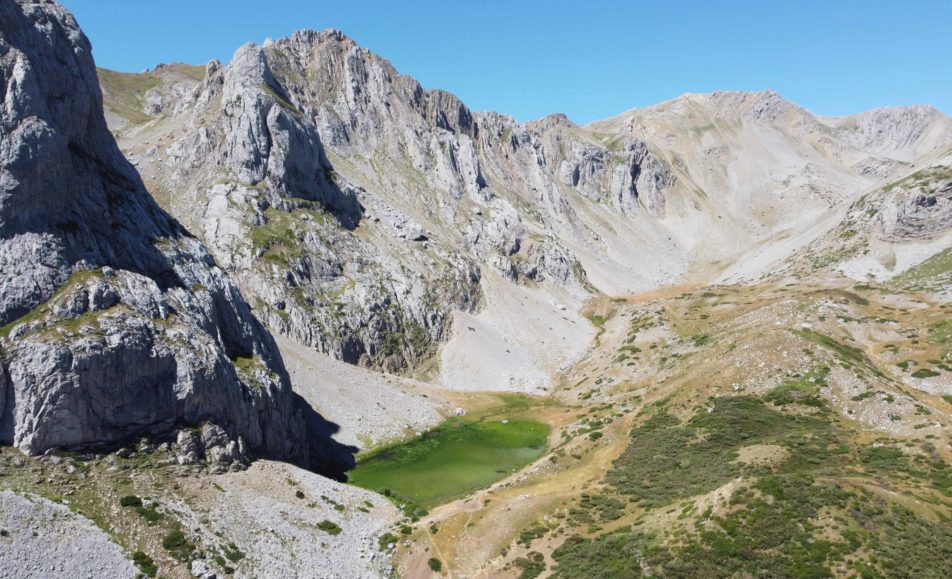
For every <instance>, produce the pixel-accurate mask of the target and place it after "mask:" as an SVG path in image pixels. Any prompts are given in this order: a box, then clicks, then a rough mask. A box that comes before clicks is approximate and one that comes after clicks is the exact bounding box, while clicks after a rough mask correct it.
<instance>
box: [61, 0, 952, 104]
mask: <svg viewBox="0 0 952 579" xmlns="http://www.w3.org/2000/svg"><path fill="white" fill-rule="evenodd" d="M62 3H63V4H64V5H65V6H66V7H68V8H69V9H71V10H72V11H73V12H74V13H75V14H76V16H77V18H78V20H79V22H80V25H81V26H82V27H83V29H84V30H85V32H86V34H87V36H89V38H90V40H91V41H92V43H93V53H94V55H95V57H96V61H97V63H98V64H99V65H100V66H105V67H107V68H113V69H117V70H125V71H138V70H142V69H144V68H147V67H151V66H154V65H155V64H157V63H160V62H173V61H177V62H190V63H204V62H207V61H208V60H210V59H212V58H218V59H220V60H223V61H227V60H228V59H229V58H230V57H231V55H232V53H234V51H235V49H236V48H237V47H238V46H240V45H241V44H243V43H245V42H247V41H255V42H261V41H263V40H264V39H266V38H269V37H270V38H279V37H281V36H286V35H287V34H289V33H290V32H292V31H294V30H297V29H300V28H315V29H323V28H339V29H341V30H343V31H344V32H345V33H346V34H347V35H349V36H350V37H352V38H354V39H355V40H356V41H357V42H359V43H360V44H361V45H362V46H364V47H366V48H369V49H371V50H373V51H375V52H377V53H378V54H381V55H382V56H384V57H386V58H387V59H389V60H390V61H391V62H393V64H394V65H395V66H396V67H397V69H398V70H400V71H401V72H403V73H405V74H409V75H411V76H413V77H415V78H417V79H418V80H419V81H420V82H421V83H422V84H423V85H424V86H425V87H427V88H441V89H444V90H448V91H450V92H453V93H455V94H457V95H459V96H460V97H461V98H462V99H463V100H464V101H465V102H466V103H467V104H468V105H469V106H470V107H471V108H473V109H475V110H495V111H499V112H505V113H509V114H512V115H513V116H515V117H516V118H517V119H519V120H528V119H532V118H537V117H541V116H543V115H546V114H549V113H553V112H564V113H566V114H567V115H568V116H569V117H570V118H572V119H573V120H575V121H576V122H588V121H591V120H595V119H599V118H604V117H608V116H611V115H614V114H617V113H619V112H621V111H624V110H626V109H629V108H632V107H639V106H645V105H649V104H654V103H657V102H660V101H663V100H665V99H669V98H673V97H676V96H678V95H680V94H682V93H685V92H708V91H712V90H717V89H725V90H761V89H766V88H772V89H774V90H776V91H778V92H779V93H780V94H782V95H784V96H785V97H787V98H788V99H790V100H792V101H794V102H797V103H799V104H801V105H803V106H805V107H807V108H808V109H810V110H812V111H814V112H816V113H818V114H823V115H839V114H849V113H855V112H860V111H864V110H867V109H870V108H874V107H877V106H884V105H899V104H918V103H929V104H933V105H935V106H937V107H939V108H941V109H942V110H944V111H945V112H946V113H952V48H950V46H949V44H948V39H949V37H950V34H952V32H950V28H949V26H950V24H952V0H917V1H912V0H889V1H887V0H865V1H853V0H827V1H823V2H820V1H814V0H801V1H798V2H774V1H771V0H766V1H765V0H757V1H747V0H738V1H730V0H722V1H720V2H713V1H707V2H702V1H687V0H654V1H652V2H641V1H638V2H631V1H630V2H621V1H614V0H583V1H564V0H550V1H548V2H537V1H530V0H522V1H519V0H509V1H508V2H503V1H495V0H488V1H487V0H482V1H474V2H465V3H463V2H453V1H451V0H443V1H441V2H435V1H422V0H408V1H400V0H389V1H365V2H358V1H353V0H335V1H332V2H326V1H313V0H312V1H307V0H286V1H278V0H271V1H268V2H265V1H251V0H163V1H150V2H143V1H131V2H130V1H129V0H123V1H119V0H62Z"/></svg>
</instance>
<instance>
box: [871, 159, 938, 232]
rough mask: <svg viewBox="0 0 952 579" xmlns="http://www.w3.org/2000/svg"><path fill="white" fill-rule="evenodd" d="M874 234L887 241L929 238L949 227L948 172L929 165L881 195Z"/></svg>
mask: <svg viewBox="0 0 952 579" xmlns="http://www.w3.org/2000/svg"><path fill="white" fill-rule="evenodd" d="M882 197H883V199H882V202H881V203H882V205H881V213H880V215H879V220H878V223H877V225H878V227H877V229H878V232H879V234H880V237H881V238H882V239H885V240H887V241H909V240H915V239H929V238H932V237H935V236H937V235H939V234H941V233H942V232H944V231H945V230H947V229H949V228H950V227H952V170H950V168H949V167H938V166H933V167H929V168H927V169H924V170H922V171H920V172H918V173H916V174H915V175H913V176H911V177H908V178H906V179H904V180H903V181H900V182H899V183H898V184H897V185H896V186H895V187H893V188H891V189H889V190H888V191H887V192H885V194H884V195H882Z"/></svg>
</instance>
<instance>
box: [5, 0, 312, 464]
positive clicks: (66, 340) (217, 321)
mask: <svg viewBox="0 0 952 579" xmlns="http://www.w3.org/2000/svg"><path fill="white" fill-rule="evenodd" d="M101 99H102V97H101V93H100V90H99V87H98V82H97V77H96V69H95V66H94V64H93V60H92V56H91V53H90V45H89V42H88V41H87V39H86V38H85V36H84V35H83V34H82V32H81V31H80V29H79V27H78V26H77V24H76V22H75V20H74V19H73V17H72V16H71V15H70V14H69V13H68V12H67V11H66V10H64V9H63V8H61V7H60V6H58V5H56V4H54V3H48V2H28V1H26V0H18V1H5V2H2V3H0V106H2V117H0V123H2V126H0V271H2V277H3V280H2V284H0V324H3V325H4V327H3V329H2V330H0V360H2V363H0V442H3V443H6V444H14V445H15V446H17V447H19V448H20V449H22V450H24V451H25V452H28V453H40V452H43V451H45V450H47V449H49V448H54V447H61V448H76V447H87V446H95V445H110V444H115V443H118V442H120V441H123V440H126V439H128V438H130V437H132V436H136V435H141V434H153V433H157V432H158V433H165V432H169V431H171V430H172V429H173V428H174V427H176V426H181V425H199V424H201V423H212V424H214V425H216V428H217V429H218V432H219V434H220V436H218V440H217V443H216V445H217V446H221V447H222V448H221V449H219V450H218V451H216V453H217V455H218V456H219V457H221V456H225V457H226V459H228V460H230V459H236V458H238V457H239V456H240V455H242V454H245V453H255V452H257V453H266V454H269V455H272V456H276V457H281V458H300V457H301V456H303V455H304V454H305V452H306V444H305V440H304V422H303V418H302V417H301V414H300V411H299V410H298V409H297V408H295V406H294V404H293V402H292V395H291V392H290V387H289V384H288V379H287V374H286V372H285V370H284V367H283V364H282V361H281V359H280V356H279V354H278V353H277V350H276V348H275V346H274V344H273V341H272V339H271V337H270V336H269V335H268V333H267V332H266V331H265V330H264V329H263V328H262V326H261V325H260V324H259V322H258V321H257V320H256V319H255V318H254V317H253V316H252V314H251V312H250V309H249V307H248V305H247V304H246V303H245V301H244V300H243V299H242V296H241V295H240V294H239V292H238V289H237V287H236V286H235V285H234V284H233V283H232V282H231V281H230V280H229V278H228V277H227V275H226V274H225V273H224V272H223V271H222V270H221V269H219V268H218V267H217V266H216V265H215V262H214V261H213V259H212V257H211V256H210V255H209V253H208V252H207V251H206V249H205V247H204V246H203V245H202V243H201V242H200V241H199V240H197V239H196V238H195V237H193V236H192V235H190V234H189V233H188V232H187V231H186V230H185V229H184V228H183V227H182V226H181V225H179V224H178V223H177V222H176V221H175V220H174V219H173V218H172V217H170V216H169V215H168V214H166V213H165V212H164V211H163V210H162V209H160V208H159V206H158V205H156V203H155V202H154V201H153V199H152V197H151V196H150V195H149V193H148V192H147V191H146V189H145V188H144V186H143V184H142V182H141V181H140V179H139V176H138V174H137V173H136V171H135V170H134V169H133V167H132V166H131V165H130V164H129V163H128V162H127V161H126V160H125V158H124V157H123V155H122V154H121V153H120V151H119V149H118V147H117V146H116V143H115V141H114V139H113V137H112V135H111V133H110V131H109V129H108V128H107V126H106V122H105V120H104V118H103V110H102V100H101ZM206 430H208V429H207V428H206ZM219 443H220V444H219Z"/></svg>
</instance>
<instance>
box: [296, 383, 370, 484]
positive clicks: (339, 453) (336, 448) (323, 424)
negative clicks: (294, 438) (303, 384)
mask: <svg viewBox="0 0 952 579" xmlns="http://www.w3.org/2000/svg"><path fill="white" fill-rule="evenodd" d="M294 404H295V405H296V406H297V407H298V408H300V409H301V412H302V414H303V415H304V426H305V429H306V433H307V434H306V436H307V440H308V443H309V446H310V456H309V457H308V458H309V462H310V465H309V466H310V470H312V471H313V472H316V473H317V474H319V475H321V476H326V477H327V478H331V479H334V480H336V481H339V482H347V474H346V473H347V471H348V470H350V469H352V468H354V466H355V465H356V464H357V460H356V459H355V458H354V455H355V454H356V453H357V450H358V448H357V447H356V446H350V445H347V444H342V443H340V442H337V441H336V440H334V439H333V435H334V434H337V433H338V432H339V431H340V426H338V425H337V424H334V423H333V422H331V421H329V420H327V419H326V418H324V417H323V416H321V415H320V414H318V412H317V411H316V410H314V408H312V407H311V405H310V404H308V402H307V401H306V400H305V399H304V398H302V397H301V396H300V395H299V394H294Z"/></svg>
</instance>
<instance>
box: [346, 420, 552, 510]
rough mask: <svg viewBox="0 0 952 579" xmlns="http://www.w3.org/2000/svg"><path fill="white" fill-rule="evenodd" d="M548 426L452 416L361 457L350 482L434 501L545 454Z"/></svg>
mask: <svg viewBox="0 0 952 579" xmlns="http://www.w3.org/2000/svg"><path fill="white" fill-rule="evenodd" d="M548 436H549V426H547V425H545V424H542V423H540V422H535V421H532V420H525V419H510V420H481V421H467V420H466V419H463V418H452V419H450V420H447V421H446V422H444V423H443V424H441V425H440V426H438V427H436V428H434V429H433V430H430V431H429V432H426V433H424V434H423V435H421V436H418V437H416V438H412V439H410V440H407V441H405V442H403V443H400V444H396V445H393V446H389V447H386V448H382V449H379V450H376V451H373V452H371V453H369V454H368V455H367V456H365V457H363V458H361V459H360V460H359V461H358V463H357V467H356V468H355V469H354V470H352V471H350V472H349V473H348V476H349V478H350V482H351V483H353V484H355V485H357V486H360V487H363V488H366V489H370V490H374V491H377V492H382V493H383V494H387V495H391V496H394V497H397V498H399V499H404V500H406V501H408V502H411V503H414V504H417V505H421V506H423V507H432V506H434V505H438V504H441V503H445V502H448V501H450V500H453V499H456V498H459V497H462V496H465V495H467V494H469V493H470V492H472V491H474V490H477V489H480V488H484V487H487V486H489V485H491V484H492V483H494V482H496V481H498V480H500V479H502V478H504V477H506V476H508V475H510V474H512V473H513V472H515V471H517V470H519V469H520V468H522V467H523V466H525V465H527V464H529V463H531V462H532V461H534V460H535V459H537V458H539V457H540V456H542V453H543V452H545V449H546V443H547V440H548Z"/></svg>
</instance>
